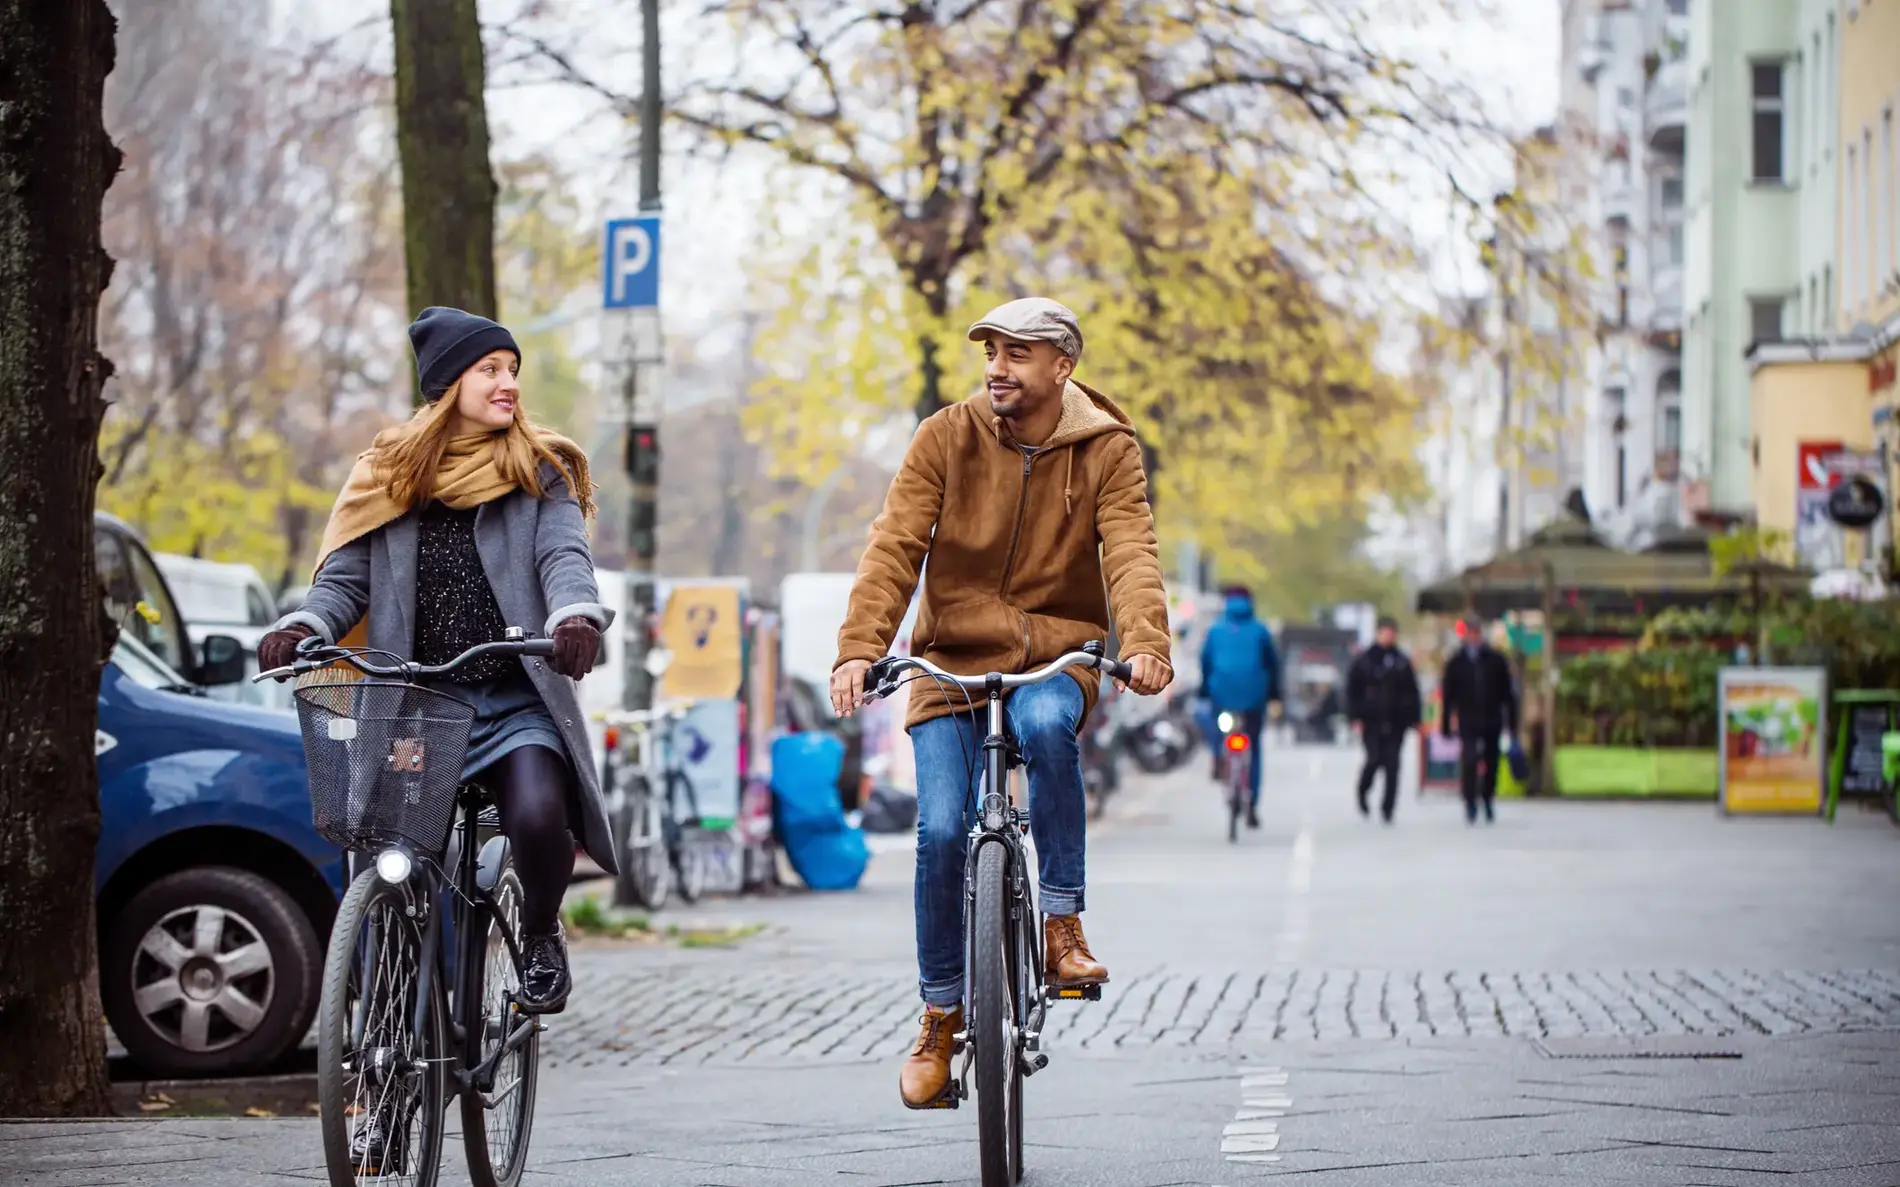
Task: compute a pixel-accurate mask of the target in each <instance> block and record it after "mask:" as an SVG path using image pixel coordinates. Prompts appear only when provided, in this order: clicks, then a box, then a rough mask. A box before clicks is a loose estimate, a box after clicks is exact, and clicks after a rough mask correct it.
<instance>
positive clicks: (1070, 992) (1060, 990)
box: [1049, 985, 1102, 1002]
mask: <svg viewBox="0 0 1900 1187" xmlns="http://www.w3.org/2000/svg"><path fill="white" fill-rule="evenodd" d="M1049 996H1050V997H1051V998H1053V999H1054V1000H1056V1001H1059V1002H1099V1001H1101V1000H1102V987H1101V986H1100V985H1051V986H1050V987H1049Z"/></svg>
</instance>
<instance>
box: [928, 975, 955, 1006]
mask: <svg viewBox="0 0 1900 1187" xmlns="http://www.w3.org/2000/svg"><path fill="white" fill-rule="evenodd" d="M918 988H919V989H920V990H921V991H922V996H923V999H924V1004H925V1005H926V1006H936V1007H938V1008H939V1009H944V1010H947V1009H949V1008H950V1007H952V1006H960V1005H962V1004H963V978H962V977H957V978H955V979H954V980H950V981H923V982H919V984H918Z"/></svg>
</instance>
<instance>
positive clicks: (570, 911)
mask: <svg viewBox="0 0 1900 1187" xmlns="http://www.w3.org/2000/svg"><path fill="white" fill-rule="evenodd" d="M561 920H562V922H563V923H565V924H566V925H567V930H568V931H569V932H570V933H572V934H574V935H595V936H611V937H625V936H627V935H629V934H632V933H639V932H647V931H651V930H652V929H653V925H652V924H651V923H650V922H648V920H647V918H646V916H644V915H618V914H614V913H612V912H610V911H609V910H608V909H607V908H606V907H604V906H602V905H601V902H600V900H599V899H598V898H595V897H594V896H592V895H584V896H582V897H581V898H577V899H575V900H574V901H573V902H571V903H568V904H567V905H566V906H565V907H563V908H562V909H561Z"/></svg>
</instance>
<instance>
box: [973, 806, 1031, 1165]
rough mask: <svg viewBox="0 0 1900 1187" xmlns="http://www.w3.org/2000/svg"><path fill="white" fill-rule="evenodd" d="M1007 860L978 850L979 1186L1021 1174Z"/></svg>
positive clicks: (999, 851) (992, 848)
mask: <svg viewBox="0 0 1900 1187" xmlns="http://www.w3.org/2000/svg"><path fill="white" fill-rule="evenodd" d="M1007 858H1008V854H1007V852H1006V850H1005V849H1004V847H1003V846H1002V845H1000V844H995V843H991V844H985V845H979V846H978V847H977V851H976V903H975V911H976V919H975V921H974V923H975V932H976V936H975V943H974V945H973V959H972V962H971V963H972V967H971V970H970V972H971V978H972V979H971V994H970V1019H969V1029H970V1041H971V1042H973V1043H975V1044H976V1132H977V1146H978V1154H979V1160H980V1162H981V1166H982V1174H983V1187H1011V1185H1012V1184H1014V1183H1015V1182H1016V1180H1017V1178H1018V1176H1019V1174H1020V1171H1021V1146H1020V1144H1019V1143H1020V1134H1021V1127H1022V1066H1021V1064H1020V1063H1019V1062H1018V1058H1017V1051H1016V1019H1015V1011H1014V1010H1013V1009H1012V1008H1011V1003H1010V992H1009V984H1010V961H1009V957H1010V947H1011V944H1010V939H1009V935H1010V919H1009V897H1008V886H1007V877H1006V875H1007V870H1006V867H1005V862H1006V861H1007ZM1012 1131H1013V1132H1012Z"/></svg>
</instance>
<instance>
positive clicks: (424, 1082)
mask: <svg viewBox="0 0 1900 1187" xmlns="http://www.w3.org/2000/svg"><path fill="white" fill-rule="evenodd" d="M408 903H409V898H408V892H407V891H406V890H405V889H404V888H403V887H400V886H392V885H390V884H389V883H387V882H385V881H383V880H382V878H381V877H379V876H378V875H377V873H376V871H375V870H365V871H363V872H362V873H361V874H359V875H358V876H357V878H356V880H355V881H354V882H352V883H351V884H350V889H349V891H348V893H346V894H345V895H344V896H343V901H342V903H341V904H339V905H338V907H337V914H336V921H335V922H334V923H333V924H332V926H331V931H330V946H329V950H328V952H327V953H326V954H325V958H324V963H323V989H322V996H321V997H320V999H319V1004H318V1007H317V1113H318V1125H319V1128H320V1129H321V1130H322V1135H323V1161H324V1165H325V1167H326V1168H327V1170H328V1172H329V1177H330V1187H357V1184H358V1181H359V1180H358V1178H357V1173H356V1172H357V1165H356V1163H355V1162H354V1161H353V1159H352V1157H351V1154H350V1144H351V1140H352V1138H353V1137H354V1136H355V1133H354V1126H353V1122H354V1120H355V1118H358V1117H362V1116H366V1115H373V1114H374V1113H375V1112H377V1111H379V1109H383V1108H387V1107H390V1106H384V1105H383V1104H382V1102H383V1101H385V1100H387V1099H388V1097H387V1096H386V1095H383V1094H382V1093H381V1091H380V1090H378V1089H376V1088H374V1087H373V1086H369V1085H366V1084H365V1083H364V1079H365V1077H363V1076H361V1075H358V1074H356V1073H357V1072H358V1071H359V1070H360V1069H361V1068H362V1066H363V1065H362V1064H361V1063H360V1062H358V1061H356V1060H353V1059H352V1058H351V1057H352V1055H354V1054H355V1049H354V1046H353V1043H354V1036H355V1034H356V1023H357V1022H359V1021H360V1022H361V1023H362V1024H363V1028H364V1029H363V1033H364V1034H365V1036H368V1035H369V1034H370V1031H371V1028H372V1027H373V1028H374V1029H375V1031H376V1033H377V1036H378V1037H398V1036H400V1037H402V1038H403V1039H405V1040H406V1039H414V1038H417V1037H419V1038H420V1046H421V1050H419V1051H414V1052H409V1053H408V1058H409V1060H410V1061H411V1062H413V1063H415V1064H416V1065H417V1066H418V1068H419V1070H418V1071H416V1072H415V1073H414V1088H413V1092H414V1095H415V1097H416V1100H415V1102H414V1104H413V1105H411V1104H410V1103H408V1102H407V1101H402V1102H399V1103H397V1104H396V1105H394V1106H393V1107H394V1109H395V1110H396V1112H397V1113H398V1114H399V1115H404V1121H403V1127H402V1129H401V1131H400V1132H401V1133H402V1134H403V1138H402V1139H400V1140H401V1142H402V1143H403V1158H402V1161H403V1162H404V1163H405V1164H406V1166H405V1173H402V1174H400V1175H394V1176H391V1175H375V1176H371V1175H367V1174H366V1175H365V1176H364V1178H363V1180H362V1181H363V1182H365V1183H367V1182H369V1181H371V1180H372V1179H373V1180H374V1181H375V1182H376V1183H378V1184H383V1185H393V1184H398V1183H401V1184H410V1185H412V1187H434V1185H435V1181H436V1178H437V1176H438V1175H439V1174H440V1173H441V1170H442V1137H443V1131H444V1130H445V1129H446V1128H447V1126H446V1125H445V1124H444V1122H445V1120H446V1117H447V1110H448V1101H447V1099H446V1096H447V1092H446V1090H447V1083H446V1072H445V1064H444V1063H443V1061H442V1056H443V1055H444V1053H445V1051H446V1048H447V1046H448V1041H447V1038H446V1031H445V1030H444V1027H443V1017H442V1015H443V997H442V993H441V990H440V982H439V981H438V982H437V988H436V991H435V992H434V994H433V997H434V1001H433V1002H432V1003H431V1006H430V1009H429V1019H430V1021H429V1025H428V1026H427V1027H426V1028H425V1029H424V1030H423V1032H422V1034H421V1035H420V1036H416V1035H415V1034H414V1033H413V1031H412V1030H411V1023H412V1022H413V1018H414V1013H413V1011H414V1005H415V1000H414V999H415V993H416V991H417V988H419V984H420V974H421V968H420V960H421V955H422V935H421V931H420V928H419V927H418V925H417V921H416V920H415V918H414V917H412V916H410V915H408V914H406V910H407V907H408ZM372 927H373V928H374V929H375V934H366V933H368V932H369V931H370V929H371V928H372ZM372 949H374V950H375V953H376V965H375V966H374V969H373V973H382V974H385V975H383V976H382V977H380V978H379V977H377V976H375V975H372V976H370V977H369V978H367V979H366V978H365V977H364V976H363V975H362V974H363V969H362V968H361V967H359V958H361V957H363V956H366V955H367V954H368V953H369V952H370V950H372ZM405 955H406V957H407V961H405ZM405 963H408V964H411V965H413V968H405V967H404V966H405ZM439 968H440V966H439V965H438V971H439ZM405 973H407V974H408V975H407V976H405V975H404V974H405ZM392 981H393V982H394V984H392V983H391V982H392ZM366 983H367V984H368V986H369V991H368V996H369V997H371V998H372V999H373V1000H371V1001H369V1002H364V1001H363V1000H362V999H363V998H364V997H365V992H364V988H363V987H364V986H365V984H366ZM378 985H382V986H385V987H386V988H388V989H391V990H396V991H398V992H394V993H384V992H379V991H378V990H377V988H376V987H377V986H378ZM405 986H406V988H405ZM389 998H393V999H395V1000H393V1001H391V1000H385V999H389ZM359 1006H360V1007H361V1008H360V1010H359ZM391 1022H394V1023H396V1025H393V1026H392V1025H390V1023H391ZM392 1045H393V1044H392ZM377 1046H379V1047H380V1046H382V1045H381V1044H377ZM352 1064H354V1065H355V1066H351V1065H352ZM366 1089H368V1090H370V1091H376V1092H377V1093H378V1095H377V1097H376V1103H373V1104H371V1105H370V1107H369V1108H368V1109H365V1108H364V1107H363V1106H364V1104H365V1103H366V1102H365V1099H364V1097H365V1090H366ZM405 1095H408V1094H407V1093H405ZM412 1123H413V1124H415V1125H417V1127H418V1128H419V1131H420V1132H418V1133H415V1134H414V1135H413V1136H411V1134H410V1125H411V1124H412ZM409 1167H413V1174H410V1173H407V1170H408V1168H409Z"/></svg>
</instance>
